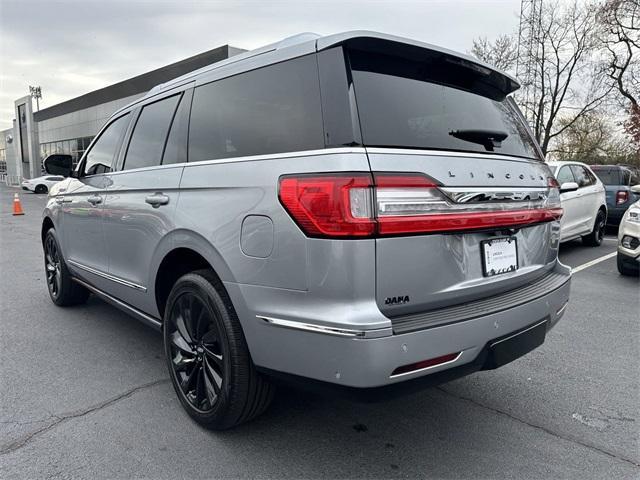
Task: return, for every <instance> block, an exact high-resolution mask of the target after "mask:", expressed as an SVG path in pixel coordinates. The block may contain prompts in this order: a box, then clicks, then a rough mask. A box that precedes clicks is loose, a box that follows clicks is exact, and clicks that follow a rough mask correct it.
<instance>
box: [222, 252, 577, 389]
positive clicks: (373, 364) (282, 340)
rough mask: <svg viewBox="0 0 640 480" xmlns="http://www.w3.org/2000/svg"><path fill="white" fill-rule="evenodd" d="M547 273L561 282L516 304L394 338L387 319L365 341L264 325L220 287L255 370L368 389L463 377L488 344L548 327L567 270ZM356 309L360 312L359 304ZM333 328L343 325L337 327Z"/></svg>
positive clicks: (347, 334)
mask: <svg viewBox="0 0 640 480" xmlns="http://www.w3.org/2000/svg"><path fill="white" fill-rule="evenodd" d="M554 273H556V274H558V273H560V274H562V275H563V276H564V278H565V279H566V280H565V281H564V282H562V284H561V285H560V286H556V288H553V289H550V290H549V291H548V292H547V293H545V294H543V295H539V296H538V297H537V298H534V299H531V300H530V301H527V300H525V301H524V302H523V303H521V304H519V305H517V306H513V307H511V308H507V309H504V310H501V311H496V312H494V313H491V314H487V315H482V316H477V317H475V318H472V319H470V320H465V321H458V322H455V323H449V324H445V325H438V326H433V327H430V328H426V329H423V330H418V331H412V332H410V333H402V334H394V333H393V330H392V328H391V321H390V320H388V319H387V322H388V323H387V324H386V326H385V325H379V326H378V328H375V329H372V330H371V332H374V333H373V335H372V336H371V337H370V338H367V337H366V336H364V337H363V336H358V334H357V332H361V331H362V329H361V328H360V327H358V325H359V324H354V325H353V327H354V328H353V329H349V328H342V329H335V330H336V331H328V332H322V331H315V330H313V329H301V328H297V325H295V324H296V323H300V324H302V325H306V326H309V325H311V324H309V323H307V322H305V321H304V319H303V318H301V317H300V314H303V312H300V311H294V310H292V311H291V312H290V315H289V316H288V319H287V320H286V321H287V322H289V323H290V324H294V325H287V324H277V323H273V322H270V321H268V318H270V317H269V316H268V315H264V316H261V313H260V312H259V311H256V310H255V309H254V308H250V307H249V306H248V305H252V304H253V303H252V295H253V293H254V292H251V288H247V286H242V285H239V284H233V283H227V284H225V285H226V287H227V290H228V292H229V294H230V295H231V298H232V301H233V302H234V305H235V306H236V309H237V310H238V315H239V317H240V319H241V322H242V324H243V328H244V331H245V336H246V338H247V342H248V344H249V349H250V351H251V355H252V357H253V361H254V363H255V364H256V365H257V366H258V367H259V368H262V369H265V370H267V371H270V372H274V371H275V372H280V374H288V375H292V376H295V377H305V378H307V379H313V380H318V381H321V382H329V383H332V384H336V385H340V386H346V387H355V388H371V387H384V386H388V385H393V384H397V383H401V382H404V381H408V380H413V379H417V378H421V377H425V376H432V375H433V374H440V373H442V375H438V376H439V377H446V376H447V375H445V374H444V373H443V372H445V371H448V370H451V371H452V372H450V373H455V372H466V373H470V372H472V371H474V370H479V369H482V368H487V364H486V358H485V357H486V355H487V348H488V347H487V346H488V345H489V344H490V343H491V342H493V341H495V340H496V339H499V338H506V337H509V336H510V335H512V334H513V333H514V332H518V331H521V330H524V329H527V328H529V327H530V326H531V325H534V324H538V323H540V322H542V321H546V324H545V325H546V329H547V330H549V329H551V328H552V327H553V326H554V325H555V324H556V323H557V322H558V320H559V319H560V318H561V317H562V315H563V314H564V309H565V307H566V304H567V302H568V300H569V290H570V276H571V274H570V269H569V268H568V267H565V266H563V265H561V264H557V266H556V268H555V271H554ZM363 308H364V309H365V310H368V308H367V307H366V306H363ZM349 313H350V312H345V315H348V314H349ZM378 314H379V311H378ZM265 317H267V319H265ZM382 318H386V317H382ZM376 323H377V322H376ZM341 324H342V325H348V323H347V324H345V322H344V321H343V322H341ZM311 326H313V325H311ZM340 330H341V331H340ZM375 337H378V338H375ZM458 352H459V355H457V356H456V358H455V359H454V360H453V361H449V362H447V363H445V364H440V365H435V366H432V367H429V368H423V369H421V370H418V371H415V372H409V373H403V374H400V375H393V372H394V370H396V369H397V368H398V367H401V366H404V365H409V364H413V363H416V362H421V361H424V360H427V359H432V358H436V357H440V356H444V355H448V354H451V353H458ZM525 353H526V352H525ZM462 374H465V373H462ZM438 376H437V377H438ZM454 376H456V375H454ZM457 376H459V375H457ZM437 377H433V378H434V379H435V378H437ZM435 383H440V382H437V381H436V382H435Z"/></svg>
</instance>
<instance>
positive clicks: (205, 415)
mask: <svg viewBox="0 0 640 480" xmlns="http://www.w3.org/2000/svg"><path fill="white" fill-rule="evenodd" d="M163 330H164V332H163V335H164V348H165V356H166V360H167V366H168V368H169V374H170V376H171V381H172V383H173V387H174V389H175V391H176V393H177V395H178V398H179V399H180V403H181V404H182V406H183V407H184V409H185V410H186V411H187V413H188V414H189V415H190V416H191V417H192V418H193V419H194V420H195V421H196V422H198V423H199V424H200V425H202V426H204V427H206V428H209V429H212V430H224V429H228V428H231V427H234V426H236V425H238V424H240V423H243V422H246V421H248V420H250V419H252V418H254V417H256V416H258V415H259V414H260V413H262V412H263V411H264V410H266V408H267V407H268V406H269V404H270V403H271V399H272V398H273V387H272V386H271V384H269V383H268V382H267V381H266V380H265V379H264V378H263V377H262V376H261V375H260V374H259V373H258V372H257V371H256V369H255V367H254V365H253V362H252V361H251V356H250V354H249V349H248V347H247V344H246V341H245V338H244V334H243V332H242V327H241V326H240V322H239V321H238V318H237V315H236V313H235V310H234V308H233V305H232V304H231V301H230V300H229V298H228V296H227V294H226V291H225V289H224V287H223V285H222V283H221V282H220V281H219V280H218V279H217V278H216V277H215V276H214V275H213V273H212V272H210V271H208V270H199V271H196V272H193V273H188V274H186V275H184V276H182V277H180V278H179V279H178V281H177V282H176V283H175V285H174V286H173V288H172V290H171V293H170V294H169V298H168V300H167V306H166V308H165V313H164V329H163Z"/></svg>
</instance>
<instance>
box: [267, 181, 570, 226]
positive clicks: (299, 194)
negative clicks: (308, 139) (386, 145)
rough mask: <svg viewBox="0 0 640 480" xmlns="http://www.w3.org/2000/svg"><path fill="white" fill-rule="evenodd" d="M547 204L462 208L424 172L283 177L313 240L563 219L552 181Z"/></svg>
mask: <svg viewBox="0 0 640 480" xmlns="http://www.w3.org/2000/svg"><path fill="white" fill-rule="evenodd" d="M547 188H548V189H547V195H546V197H545V198H544V200H543V201H536V202H527V201H522V202H520V203H514V202H512V203H497V202H496V203H495V204H488V205H487V204H472V203H466V204H458V203H455V202H453V201H452V200H451V199H450V198H448V197H447V196H446V195H445V194H444V193H443V192H442V190H440V188H439V185H438V183H437V182H435V181H434V180H432V179H430V178H428V177H427V176H426V175H423V174H414V173H375V174H374V175H373V177H372V176H371V175H369V174H365V173H352V174H326V175H325V174H319V175H318V174H313V175H294V176H284V177H282V178H281V179H280V190H279V198H280V202H281V203H282V205H283V206H284V208H285V209H286V210H287V212H289V214H290V215H291V217H292V218H293V219H294V220H295V221H296V223H297V224H298V225H299V226H300V228H301V229H302V230H303V231H304V232H305V234H307V235H308V236H310V237H320V238H327V237H329V238H365V237H369V238H370V237H375V236H385V235H388V236H391V235H407V234H420V233H447V232H460V231H467V230H482V229H492V228H500V227H521V226H526V225H532V224H536V223H543V222H549V221H554V220H558V219H560V217H561V216H562V208H561V207H560V192H559V187H558V185H557V182H555V179H553V178H550V179H549V184H548V187H547Z"/></svg>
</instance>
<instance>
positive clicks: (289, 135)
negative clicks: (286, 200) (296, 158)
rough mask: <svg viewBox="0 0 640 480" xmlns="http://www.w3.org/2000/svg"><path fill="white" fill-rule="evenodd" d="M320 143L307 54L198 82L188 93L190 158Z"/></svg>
mask: <svg viewBox="0 0 640 480" xmlns="http://www.w3.org/2000/svg"><path fill="white" fill-rule="evenodd" d="M323 147H324V141H323V130H322V112H321V107H320V89H319V85H318V71H317V63H316V59H315V56H313V55H308V56H305V57H300V58H297V59H294V60H290V61H286V62H283V63H279V64H276V65H270V66H268V67H263V68H259V69H257V70H253V71H251V72H247V73H242V74H240V75H236V76H233V77H229V78H225V79H222V80H218V81H216V82H213V83H209V84H206V85H202V86H200V87H198V88H196V89H195V91H194V93H193V106H192V108H191V124H190V128H189V161H191V162H196V161H199V160H209V159H215V158H228V157H241V156H247V155H264V154H269V153H282V152H292V151H299V150H311V149H319V148H323Z"/></svg>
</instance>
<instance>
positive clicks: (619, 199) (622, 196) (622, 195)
mask: <svg viewBox="0 0 640 480" xmlns="http://www.w3.org/2000/svg"><path fill="white" fill-rule="evenodd" d="M627 200H629V192H625V191H624V190H618V191H617V192H616V205H620V204H622V203H626V202H627Z"/></svg>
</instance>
